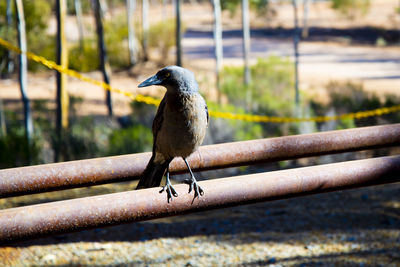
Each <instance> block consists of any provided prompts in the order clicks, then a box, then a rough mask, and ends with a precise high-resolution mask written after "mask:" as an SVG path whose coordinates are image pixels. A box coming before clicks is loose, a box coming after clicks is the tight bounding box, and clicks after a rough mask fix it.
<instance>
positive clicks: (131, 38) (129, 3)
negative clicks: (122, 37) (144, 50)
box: [126, 0, 136, 66]
mask: <svg viewBox="0 0 400 267" xmlns="http://www.w3.org/2000/svg"><path fill="white" fill-rule="evenodd" d="M135 6H136V0H126V12H127V20H128V49H129V64H130V65H131V66H134V65H135V64H136V47H135V39H136V38H135V23H134V20H133V14H134V12H135Z"/></svg>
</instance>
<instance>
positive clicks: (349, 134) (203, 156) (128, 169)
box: [0, 124, 400, 197]
mask: <svg viewBox="0 0 400 267" xmlns="http://www.w3.org/2000/svg"><path fill="white" fill-rule="evenodd" d="M396 145H400V124H392V125H385V126H374V127H364V128H355V129H350V130H340V131H330V132H321V133H313V134H306V135H295V136H286V137H277V138H269V139H259V140H251V141H243V142H233V143H224V144H217V145H209V146H203V147H200V148H199V150H198V151H197V152H195V153H193V154H192V155H191V156H190V158H189V159H188V160H189V162H190V166H191V167H192V169H193V170H195V171H202V170H210V169H218V168H226V167H234V166H243V165H250V164H256V163H263V162H272V161H279V160H287V159H294V158H300V157H309V156H318V155H324V154H332V153H341V152H348V151H356V150H365V149H373V148H380V147H387V146H396ZM150 156H151V154H150V153H139V154H131V155H123V156H116V157H107V158H97V159H88V160H79V161H70V162H63V163H53V164H45V165H37V166H30V167H22V168H12V169H4V170H0V197H8V196H14V195H23V194H29V193H37V192H43V191H51V190H59V189H65V188H72V187H80V186H87V185H95V184H104V183H110V182H119V181H126V180H132V179H137V178H138V177H139V176H140V175H141V174H142V172H143V170H144V168H145V167H146V164H147V162H148V160H149V159H150ZM170 170H171V172H172V173H177V172H183V171H186V170H187V169H186V166H185V164H184V162H183V160H182V159H179V158H177V159H175V160H174V161H172V163H171V166H170Z"/></svg>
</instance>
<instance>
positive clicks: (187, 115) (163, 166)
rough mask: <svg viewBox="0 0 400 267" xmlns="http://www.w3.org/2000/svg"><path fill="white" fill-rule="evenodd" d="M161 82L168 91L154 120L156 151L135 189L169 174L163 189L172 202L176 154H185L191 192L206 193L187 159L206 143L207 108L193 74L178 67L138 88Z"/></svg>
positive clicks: (175, 195) (160, 71)
mask: <svg viewBox="0 0 400 267" xmlns="http://www.w3.org/2000/svg"><path fill="white" fill-rule="evenodd" d="M150 85H161V86H164V87H165V88H166V89H167V92H166V93H165V95H164V98H163V99H162V101H161V103H160V106H159V107H158V110H157V113H156V116H155V118H154V121H153V127H152V131H153V154H152V156H151V159H150V161H149V163H148V164H147V167H146V169H145V171H144V172H143V175H142V177H141V179H140V181H139V183H138V185H137V187H136V189H142V188H148V187H157V186H159V185H160V183H161V179H162V177H163V176H164V174H165V173H166V184H165V186H164V187H163V188H162V190H161V191H160V193H162V192H163V191H166V193H167V200H168V202H169V200H170V199H172V197H173V196H174V197H177V196H178V194H177V193H176V191H175V189H174V188H173V187H172V184H171V182H170V179H169V164H170V162H171V161H172V160H173V159H174V158H175V157H182V158H183V160H184V161H185V163H186V166H187V168H188V170H189V172H190V178H189V179H187V180H185V182H186V183H188V184H189V193H190V192H191V191H192V190H193V191H194V194H195V195H194V197H200V195H203V194H204V191H203V189H202V188H201V187H200V186H199V185H198V184H197V181H196V178H195V177H194V175H193V172H192V170H191V169H190V166H189V163H188V162H187V160H186V158H187V157H188V156H189V155H190V154H192V153H193V152H194V151H196V150H197V148H198V147H199V146H200V145H201V143H202V142H203V139H204V136H205V134H206V130H207V125H208V109H207V104H206V102H205V100H204V98H203V97H202V96H201V95H200V94H199V86H198V84H197V82H196V79H195V77H194V74H193V73H192V72H191V71H189V70H187V69H185V68H181V67H178V66H168V67H165V68H163V69H161V70H159V71H158V72H157V74H155V75H154V76H151V77H150V78H148V79H147V80H145V81H144V82H142V83H141V84H139V87H146V86H150Z"/></svg>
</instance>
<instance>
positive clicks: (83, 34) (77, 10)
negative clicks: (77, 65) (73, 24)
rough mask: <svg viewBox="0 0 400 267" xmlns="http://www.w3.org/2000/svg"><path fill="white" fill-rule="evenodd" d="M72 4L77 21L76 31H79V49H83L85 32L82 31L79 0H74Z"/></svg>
mask: <svg viewBox="0 0 400 267" xmlns="http://www.w3.org/2000/svg"><path fill="white" fill-rule="evenodd" d="M74 4H75V14H76V21H77V24H78V31H79V45H80V48H81V50H82V51H83V46H84V40H85V33H84V29H83V21H82V5H81V0H75V1H74Z"/></svg>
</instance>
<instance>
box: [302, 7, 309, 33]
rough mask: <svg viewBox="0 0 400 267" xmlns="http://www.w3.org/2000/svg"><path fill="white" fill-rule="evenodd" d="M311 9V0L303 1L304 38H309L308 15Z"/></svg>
mask: <svg viewBox="0 0 400 267" xmlns="http://www.w3.org/2000/svg"><path fill="white" fill-rule="evenodd" d="M309 9H310V0H303V29H302V31H301V36H302V37H303V38H307V37H308V14H309Z"/></svg>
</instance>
